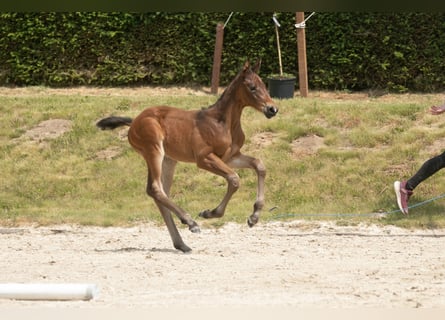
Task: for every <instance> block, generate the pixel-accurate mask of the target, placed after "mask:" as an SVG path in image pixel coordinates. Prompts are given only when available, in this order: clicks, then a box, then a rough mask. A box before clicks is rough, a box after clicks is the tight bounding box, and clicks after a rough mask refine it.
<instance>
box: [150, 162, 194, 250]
mask: <svg viewBox="0 0 445 320" xmlns="http://www.w3.org/2000/svg"><path fill="white" fill-rule="evenodd" d="M176 163H177V162H176V161H175V160H172V159H170V158H167V157H164V159H163V162H162V177H161V181H162V186H161V187H162V189H163V191H164V193H165V196H166V197H167V198H168V196H169V194H170V188H171V185H172V182H173V175H174V172H175V167H176ZM150 177H151V175H150V173H149V178H148V182H147V193H148V194H149V195H150V196H152V197H153V199H154V201H155V203H156V205H157V206H158V208H159V211H160V212H161V215H162V218H163V219H164V222H165V224H166V226H167V229H168V232H169V233H170V237H171V239H172V241H173V246H174V247H175V248H176V249H178V250H181V251H182V252H189V251H191V250H192V249H190V248H189V247H188V246H187V245H186V244H185V243H184V241H183V240H182V237H181V235H180V234H179V231H178V229H177V227H176V225H175V222H174V220H173V217H172V215H171V212H170V210H169V208H168V207H167V206H165V205H164V204H163V202H161V201H160V200H159V196H155V195H154V194H153V192H152V188H153V187H152V186H153V185H154V183H153V181H152V179H151V178H150ZM174 207H176V206H174ZM181 221H182V220H181ZM190 221H191V222H190ZM190 221H188V220H187V221H185V222H184V221H182V222H183V223H186V224H188V225H189V228H190V230H191V231H192V232H199V227H198V225H197V224H196V222H194V221H193V220H191V219H190Z"/></svg>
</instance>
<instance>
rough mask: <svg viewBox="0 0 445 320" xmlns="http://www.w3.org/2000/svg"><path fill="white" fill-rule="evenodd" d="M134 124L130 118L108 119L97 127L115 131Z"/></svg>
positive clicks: (100, 122) (101, 121)
mask: <svg viewBox="0 0 445 320" xmlns="http://www.w3.org/2000/svg"><path fill="white" fill-rule="evenodd" d="M132 122H133V119H132V118H128V117H108V118H103V119H102V120H99V121H98V122H97V123H96V126H98V127H99V128H100V129H102V130H113V129H116V128H117V127H121V126H130V125H131V123H132Z"/></svg>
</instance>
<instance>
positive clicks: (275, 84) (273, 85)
mask: <svg viewBox="0 0 445 320" xmlns="http://www.w3.org/2000/svg"><path fill="white" fill-rule="evenodd" d="M296 79H297V78H269V79H268V81H269V94H270V96H271V97H272V98H279V99H289V98H293V97H294V91H295V81H296Z"/></svg>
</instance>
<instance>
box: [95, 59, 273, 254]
mask: <svg viewBox="0 0 445 320" xmlns="http://www.w3.org/2000/svg"><path fill="white" fill-rule="evenodd" d="M259 67H260V62H257V63H256V65H255V66H253V67H251V66H250V65H249V62H246V63H245V64H244V66H243V68H242V70H241V71H240V72H239V73H238V75H237V76H236V77H235V78H234V79H233V81H232V82H231V83H230V84H229V86H228V87H227V88H226V90H225V91H224V92H223V94H222V95H221V97H220V98H219V99H218V101H216V103H215V104H213V105H211V106H209V107H208V108H205V109H202V110H192V111H188V110H181V109H177V108H173V107H168V106H156V107H151V108H147V109H145V110H144V111H142V113H141V114H139V115H138V116H137V117H136V118H135V119H134V120H133V119H131V118H126V117H108V118H104V119H102V120H100V121H99V122H98V123H97V126H98V127H99V128H101V129H103V130H104V129H114V128H117V127H119V126H123V125H127V126H130V129H129V131H128V140H129V142H130V144H131V145H132V146H133V148H134V149H135V150H136V151H138V152H139V153H140V154H141V155H142V157H144V159H145V161H146V163H147V167H148V182H147V194H148V195H149V196H150V197H152V198H153V199H154V201H155V203H156V205H157V206H158V208H159V211H160V212H161V214H162V217H163V219H164V221H165V224H166V225H167V228H168V231H169V233H170V236H171V239H172V241H173V245H174V247H175V248H176V249H178V250H181V251H183V252H188V251H191V249H190V248H189V247H188V246H187V245H186V244H185V243H184V241H183V240H182V238H181V235H180V234H179V232H178V229H177V228H176V225H175V223H174V221H173V218H172V215H171V212H173V213H174V214H176V216H177V217H178V218H179V220H180V221H181V222H182V223H183V224H187V225H188V227H189V229H190V231H192V232H199V231H200V229H199V226H198V224H197V223H196V222H195V221H194V220H193V219H192V217H191V216H190V214H188V213H187V212H186V211H184V210H183V209H182V208H180V207H179V206H178V205H176V204H175V203H174V202H173V201H171V200H170V198H169V192H170V187H171V185H172V181H173V174H174V170H175V166H176V164H177V162H178V161H183V162H195V163H196V164H197V166H198V167H199V168H201V169H204V170H207V171H210V172H212V173H214V174H217V175H219V176H222V177H224V178H225V179H226V180H227V184H228V187H227V192H226V194H225V196H224V198H223V199H222V201H221V203H220V204H219V205H218V206H217V207H216V208H214V209H213V210H205V211H203V212H201V213H200V214H199V216H200V217H203V218H217V217H222V216H223V215H224V211H225V210H226V207H227V203H228V202H229V200H230V198H231V197H232V195H233V194H234V193H235V192H236V191H237V190H238V188H239V176H238V174H237V173H236V172H235V171H234V170H233V169H234V168H250V169H253V170H255V171H256V173H257V176H258V186H257V198H256V201H255V204H254V206H253V213H252V214H251V215H250V217H249V218H248V220H247V223H248V225H249V226H250V227H252V226H253V225H255V224H256V223H257V222H258V219H259V216H260V212H261V210H262V208H263V206H264V178H265V176H266V168H265V167H264V164H263V162H262V161H261V160H260V159H256V158H253V157H250V156H247V155H244V154H242V153H241V152H240V149H241V147H242V146H243V144H244V140H245V136H244V133H243V130H242V128H241V113H242V111H243V108H244V107H246V106H251V107H253V108H254V109H256V110H258V111H260V112H262V113H263V114H264V115H265V116H266V117H267V118H272V117H273V116H275V115H276V114H277V112H278V108H277V107H276V106H275V104H274V102H273V101H272V99H271V97H270V95H269V93H268V92H267V89H266V87H265V85H264V83H263V81H262V80H261V78H260V77H259V76H258V74H257V72H258V70H259Z"/></svg>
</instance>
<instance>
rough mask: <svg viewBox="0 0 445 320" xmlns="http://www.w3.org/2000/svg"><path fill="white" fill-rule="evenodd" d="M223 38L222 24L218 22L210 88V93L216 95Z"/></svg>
mask: <svg viewBox="0 0 445 320" xmlns="http://www.w3.org/2000/svg"><path fill="white" fill-rule="evenodd" d="M223 38H224V24H223V23H221V22H218V24H217V25H216V40H215V52H214V54H213V70H212V88H211V93H213V94H217V93H218V86H219V73H220V70H221V55H222V48H223Z"/></svg>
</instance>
